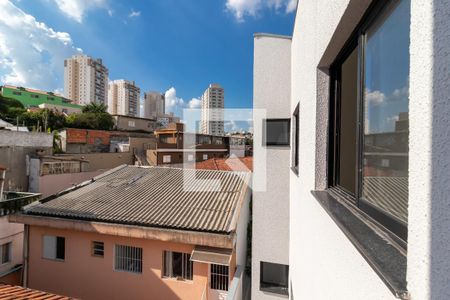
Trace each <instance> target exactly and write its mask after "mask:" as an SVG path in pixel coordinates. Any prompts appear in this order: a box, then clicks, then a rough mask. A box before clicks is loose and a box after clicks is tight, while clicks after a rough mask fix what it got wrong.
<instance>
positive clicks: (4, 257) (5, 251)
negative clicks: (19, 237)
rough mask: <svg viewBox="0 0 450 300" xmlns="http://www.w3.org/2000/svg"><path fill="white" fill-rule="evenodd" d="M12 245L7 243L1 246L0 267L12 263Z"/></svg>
mask: <svg viewBox="0 0 450 300" xmlns="http://www.w3.org/2000/svg"><path fill="white" fill-rule="evenodd" d="M11 245H12V244H11V243H6V244H3V245H1V246H0V259H1V261H0V265H2V264H7V263H9V262H11Z"/></svg>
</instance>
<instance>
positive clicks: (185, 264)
mask: <svg viewBox="0 0 450 300" xmlns="http://www.w3.org/2000/svg"><path fill="white" fill-rule="evenodd" d="M174 254H175V255H180V256H181V261H180V263H181V266H180V267H181V275H178V274H174V264H173V262H174ZM167 256H170V260H171V261H170V262H169V261H167ZM167 269H169V270H167ZM167 271H168V272H167ZM161 273H162V278H175V279H177V280H186V281H192V280H194V262H193V261H192V260H191V254H190V253H184V252H178V251H169V250H165V251H163V265H162V272H161Z"/></svg>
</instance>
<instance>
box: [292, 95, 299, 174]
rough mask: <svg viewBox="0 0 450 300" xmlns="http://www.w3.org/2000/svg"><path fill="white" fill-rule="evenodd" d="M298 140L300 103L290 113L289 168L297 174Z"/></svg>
mask: <svg viewBox="0 0 450 300" xmlns="http://www.w3.org/2000/svg"><path fill="white" fill-rule="evenodd" d="M299 141H300V103H298V104H297V106H296V107H295V109H294V112H293V113H292V142H291V143H292V162H291V169H292V171H293V172H294V173H295V174H297V175H298V165H299V153H298V152H299V150H300V148H299Z"/></svg>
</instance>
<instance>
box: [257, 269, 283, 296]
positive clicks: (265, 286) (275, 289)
mask: <svg viewBox="0 0 450 300" xmlns="http://www.w3.org/2000/svg"><path fill="white" fill-rule="evenodd" d="M265 264H266V265H276V266H279V267H282V268H286V270H283V271H285V272H287V274H286V278H287V281H286V284H285V285H281V284H278V285H277V284H274V283H273V282H266V281H264V278H263V275H264V265H265ZM259 268H260V269H259V289H260V290H261V291H263V292H270V293H274V294H280V295H289V265H284V264H278V263H272V262H266V261H260V262H259Z"/></svg>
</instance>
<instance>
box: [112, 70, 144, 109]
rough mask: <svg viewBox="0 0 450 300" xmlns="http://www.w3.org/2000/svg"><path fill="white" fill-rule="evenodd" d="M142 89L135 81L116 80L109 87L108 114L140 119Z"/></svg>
mask: <svg viewBox="0 0 450 300" xmlns="http://www.w3.org/2000/svg"><path fill="white" fill-rule="evenodd" d="M140 95H141V89H140V88H139V87H138V86H137V85H136V84H135V82H134V81H128V80H123V79H121V80H114V81H110V82H109V86H108V112H109V113H110V114H112V115H122V116H131V117H139V107H140V104H139V101H140Z"/></svg>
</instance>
